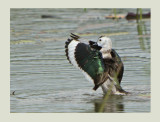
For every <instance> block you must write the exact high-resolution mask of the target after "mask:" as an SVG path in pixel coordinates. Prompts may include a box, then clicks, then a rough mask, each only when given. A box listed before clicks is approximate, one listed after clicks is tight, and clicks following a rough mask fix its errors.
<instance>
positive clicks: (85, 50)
mask: <svg viewBox="0 0 160 122" xmlns="http://www.w3.org/2000/svg"><path fill="white" fill-rule="evenodd" d="M71 37H72V39H68V41H67V42H66V46H65V47H66V56H67V59H68V60H69V61H70V62H71V63H72V64H73V65H74V66H75V67H77V66H78V68H79V69H80V70H81V71H82V72H83V74H84V75H85V76H86V78H88V79H91V80H92V81H93V82H94V84H95V86H94V88H93V89H94V90H96V89H97V88H98V87H99V86H100V85H102V84H103V83H104V82H105V81H106V79H107V78H108V74H107V73H106V72H105V67H104V62H103V59H102V54H101V53H100V52H99V51H98V50H96V49H93V48H91V47H90V45H87V44H84V43H81V42H79V41H78V40H77V39H78V38H77V37H78V36H76V35H74V34H72V35H71ZM74 37H76V38H74ZM76 41H78V42H76ZM74 46H75V47H74ZM72 51H73V52H72ZM75 62H76V63H75Z"/></svg>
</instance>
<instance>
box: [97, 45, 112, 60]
mask: <svg viewBox="0 0 160 122" xmlns="http://www.w3.org/2000/svg"><path fill="white" fill-rule="evenodd" d="M111 49H112V47H111V45H103V46H102V49H101V50H100V52H101V53H102V56H103V58H111V54H110V52H111Z"/></svg>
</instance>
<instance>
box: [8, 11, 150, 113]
mask: <svg viewBox="0 0 160 122" xmlns="http://www.w3.org/2000/svg"><path fill="white" fill-rule="evenodd" d="M148 11H150V10H149V9H144V10H143V12H144V13H147V12H148ZM117 12H118V13H117V14H122V15H126V14H127V12H136V9H117ZM112 13H113V11H112V9H87V11H84V10H83V9H11V14H10V16H11V17H10V18H11V20H10V25H11V26H10V34H11V35H10V37H11V40H10V44H11V45H10V64H11V67H10V77H11V78H10V91H11V93H12V92H13V91H15V95H11V96H10V112H16V113H17V112H18V113H19V112H20V113H21V112H22V113H24V112H90V113H92V112H98V111H99V108H100V106H101V103H102V101H103V93H102V90H101V88H99V89H98V90H97V91H96V92H95V91H93V90H92V88H93V84H92V83H90V82H88V81H87V80H86V79H85V78H84V76H83V75H82V74H81V72H79V71H78V70H76V69H75V68H74V67H73V66H72V65H71V64H69V62H68V61H67V59H66V56H65V49H64V43H65V41H66V40H67V38H68V37H69V34H70V32H73V33H78V34H79V35H80V36H81V37H83V41H84V42H87V41H88V40H93V41H97V38H98V37H99V36H101V35H107V36H109V37H110V38H111V39H112V43H113V48H114V49H116V51H117V52H118V53H119V55H120V56H121V57H122V60H123V62H124V68H125V71H124V76H123V79H122V84H121V85H122V87H123V89H125V90H126V91H128V92H131V94H130V95H127V96H111V97H110V98H109V99H108V101H107V103H106V106H105V108H104V112H114V113H117V112H123V113H128V112H150V84H151V82H150V19H147V20H143V22H137V21H136V20H133V21H127V20H126V19H120V20H118V21H115V20H112V19H105V16H107V15H110V14H112ZM42 15H52V16H53V18H41V16H42ZM140 29H142V30H143V31H141V30H140Z"/></svg>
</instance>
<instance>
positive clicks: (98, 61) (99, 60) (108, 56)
mask: <svg viewBox="0 0 160 122" xmlns="http://www.w3.org/2000/svg"><path fill="white" fill-rule="evenodd" d="M81 40H82V39H81V37H80V36H78V35H76V34H73V33H71V35H70V38H68V39H67V41H66V42H65V53H66V58H67V60H68V61H69V63H70V64H72V65H73V66H74V67H75V68H77V69H79V70H80V71H81V72H82V74H83V75H84V76H85V78H86V79H87V80H88V81H91V82H93V85H94V87H93V90H95V91H96V90H97V89H98V88H99V87H101V88H102V91H103V93H104V94H107V93H109V94H114V95H126V94H127V93H128V92H126V91H125V90H123V89H122V87H121V85H120V84H121V81H122V77H123V72H124V64H123V62H122V60H121V57H120V56H119V55H118V53H117V52H116V51H115V49H113V48H112V41H111V39H110V38H109V37H107V36H100V37H99V38H98V40H97V42H95V41H91V40H89V41H88V43H84V42H82V41H81Z"/></svg>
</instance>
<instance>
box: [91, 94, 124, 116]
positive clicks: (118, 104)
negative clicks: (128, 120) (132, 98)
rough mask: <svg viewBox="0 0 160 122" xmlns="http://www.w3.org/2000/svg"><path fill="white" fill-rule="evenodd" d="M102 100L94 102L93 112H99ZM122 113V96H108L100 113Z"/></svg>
mask: <svg viewBox="0 0 160 122" xmlns="http://www.w3.org/2000/svg"><path fill="white" fill-rule="evenodd" d="M103 100H104V97H103V99H96V100H94V106H95V112H99V110H100V108H101V105H102V103H103ZM123 111H124V105H123V96H122V95H119V96H118V95H112V96H109V98H108V100H107V101H106V102H105V106H104V108H103V110H102V112H106V113H120V112H123Z"/></svg>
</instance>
